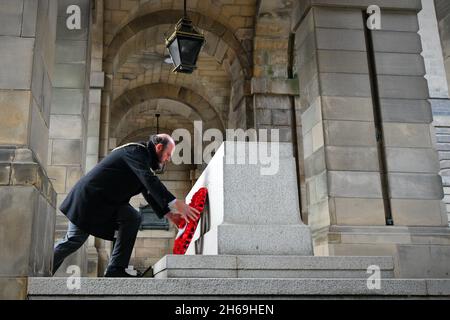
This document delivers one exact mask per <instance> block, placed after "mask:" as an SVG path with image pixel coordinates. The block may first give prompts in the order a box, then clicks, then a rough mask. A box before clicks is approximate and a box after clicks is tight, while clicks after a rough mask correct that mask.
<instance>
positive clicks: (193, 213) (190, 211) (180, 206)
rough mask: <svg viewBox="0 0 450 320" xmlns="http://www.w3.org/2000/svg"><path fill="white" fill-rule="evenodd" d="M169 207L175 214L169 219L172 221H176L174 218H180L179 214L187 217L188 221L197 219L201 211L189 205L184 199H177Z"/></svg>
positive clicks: (184, 217)
mask: <svg viewBox="0 0 450 320" xmlns="http://www.w3.org/2000/svg"><path fill="white" fill-rule="evenodd" d="M169 208H170V210H171V213H172V216H173V217H172V219H171V218H170V217H169V219H171V220H172V221H174V220H173V219H178V218H176V216H177V215H179V216H180V217H181V218H183V219H185V220H186V222H189V221H195V219H196V218H197V217H198V216H199V215H200V212H199V211H198V210H197V209H195V208H192V207H190V206H188V205H187V204H186V203H185V202H184V201H181V200H178V199H177V200H175V203H173V204H172V205H171V206H170V207H169Z"/></svg>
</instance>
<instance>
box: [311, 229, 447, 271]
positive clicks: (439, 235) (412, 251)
mask: <svg viewBox="0 0 450 320" xmlns="http://www.w3.org/2000/svg"><path fill="white" fill-rule="evenodd" d="M314 238H315V239H320V240H316V241H315V254H316V255H331V256H380V255H382V256H393V257H394V260H395V264H396V267H395V270H396V277H398V278H450V229H449V228H446V227H400V226H392V227H390V226H389V227H382V226H381V227H350V226H346V227H343V226H332V227H331V228H330V230H329V231H328V232H327V233H324V234H323V236H320V235H318V234H316V235H315V236H314Z"/></svg>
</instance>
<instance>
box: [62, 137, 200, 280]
mask: <svg viewBox="0 0 450 320" xmlns="http://www.w3.org/2000/svg"><path fill="white" fill-rule="evenodd" d="M174 149H175V142H174V141H173V139H172V138H171V137H170V136H169V135H167V134H158V135H154V136H151V137H150V140H149V141H148V142H143V143H129V144H126V145H124V146H121V147H118V148H116V149H114V150H113V151H112V152H111V153H110V154H109V155H108V156H107V157H105V158H104V159H103V160H102V161H100V162H99V163H98V164H97V165H96V166H95V167H94V168H93V169H92V170H91V171H89V172H88V173H87V174H86V175H85V176H84V177H82V178H81V179H80V180H79V181H78V182H77V183H76V184H75V186H74V187H73V188H72V190H71V191H70V193H69V194H68V195H67V197H66V199H65V200H64V201H63V203H62V204H61V206H60V210H61V211H62V212H63V213H64V214H65V215H66V216H67V218H68V219H69V227H68V230H67V234H66V235H65V237H64V238H63V239H62V240H61V241H60V242H59V243H58V244H56V245H55V248H54V259H53V273H55V272H56V270H57V269H58V268H59V266H60V265H61V264H62V262H63V261H64V259H65V258H66V257H67V256H68V255H70V254H71V253H73V252H75V251H76V250H78V249H79V248H80V247H81V246H82V245H83V243H84V242H85V241H86V240H87V238H88V236H89V235H93V236H95V237H99V238H102V239H105V240H114V238H115V239H116V242H115V245H114V248H113V252H112V254H111V258H110V261H109V265H108V268H107V269H106V272H105V277H129V276H130V275H129V274H128V273H127V272H126V271H125V269H126V268H127V267H128V263H129V261H130V257H131V253H132V250H133V247H134V242H135V240H136V235H137V232H138V229H139V226H140V223H141V217H140V214H139V213H138V212H137V211H136V210H135V209H134V208H133V207H132V206H131V205H130V204H129V201H130V198H131V197H132V196H134V195H137V194H139V193H142V194H143V196H144V198H145V199H146V200H147V202H148V203H149V204H150V205H151V206H152V208H153V209H154V210H155V212H156V214H157V215H158V216H159V217H160V218H162V217H164V216H166V217H167V218H168V219H170V220H171V221H172V222H174V223H177V222H178V221H179V220H180V219H186V220H187V221H189V220H194V219H195V217H196V216H197V215H198V214H199V212H198V211H197V210H196V209H194V208H191V207H189V206H188V205H187V204H186V203H184V201H181V200H178V199H176V198H175V197H174V196H173V195H172V194H171V193H170V192H169V191H168V190H167V189H166V187H165V186H164V185H163V184H162V183H161V181H160V180H159V178H158V177H157V176H156V175H155V171H157V170H161V169H163V168H164V166H165V164H166V163H167V162H168V161H170V159H171V157H172V154H173V151H174Z"/></svg>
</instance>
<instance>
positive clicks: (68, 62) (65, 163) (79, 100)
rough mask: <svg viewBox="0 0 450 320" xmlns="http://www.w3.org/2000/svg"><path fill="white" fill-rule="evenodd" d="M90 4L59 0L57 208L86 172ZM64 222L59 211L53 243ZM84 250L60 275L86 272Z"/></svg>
mask: <svg viewBox="0 0 450 320" xmlns="http://www.w3.org/2000/svg"><path fill="white" fill-rule="evenodd" d="M69 5H78V6H79V7H80V10H81V29H80V30H76V29H75V30H70V29H69V28H68V27H67V26H66V21H67V19H68V17H69V14H67V12H66V10H67V7H68V6H69ZM90 12H91V8H90V1H89V0H78V1H58V20H57V33H56V53H55V81H54V83H53V91H54V95H53V99H52V104H51V115H50V134H49V152H48V163H49V166H48V173H49V177H50V178H51V179H52V181H53V184H54V186H55V190H56V192H57V193H58V201H57V204H58V207H59V205H60V204H61V202H62V201H63V200H64V198H65V197H66V195H67V193H68V192H69V191H70V190H71V188H72V187H73V186H74V185H75V183H76V182H77V181H78V180H79V179H80V178H81V176H82V175H83V174H84V172H85V158H86V151H87V150H86V149H87V148H89V149H88V150H89V151H91V150H90V148H91V145H88V144H87V130H88V128H87V126H88V118H89V91H88V88H89V75H90V73H89V65H90V60H89V58H90V55H89V52H90V48H89V23H90ZM67 223H68V222H67V219H66V217H65V216H64V215H63V214H62V213H61V212H59V211H58V214H57V223H56V236H55V240H56V241H59V240H60V239H61V238H62V237H63V236H64V235H65V232H66V230H67ZM85 250H86V248H85V247H83V248H82V249H81V251H80V252H77V253H75V254H74V255H73V257H69V258H68V259H67V260H66V261H65V262H64V264H63V265H62V267H61V268H60V273H59V275H63V274H64V271H65V269H66V267H67V265H70V264H76V265H79V266H80V267H81V270H82V273H83V274H86V272H87V259H85V255H86V254H85V253H84V251H85ZM75 257H76V258H75Z"/></svg>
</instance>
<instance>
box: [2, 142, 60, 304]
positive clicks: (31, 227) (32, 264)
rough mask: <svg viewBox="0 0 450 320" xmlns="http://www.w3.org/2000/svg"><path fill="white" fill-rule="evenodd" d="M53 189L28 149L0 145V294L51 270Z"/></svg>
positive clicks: (11, 293) (15, 294)
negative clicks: (0, 146)
mask: <svg viewBox="0 0 450 320" xmlns="http://www.w3.org/2000/svg"><path fill="white" fill-rule="evenodd" d="M55 204H56V193H55V191H54V190H53V187H52V184H51V182H50V181H49V180H48V177H47V175H46V174H45V171H44V170H43V169H42V167H41V166H40V164H39V163H38V162H37V160H36V159H35V158H34V156H33V153H32V151H31V150H30V149H25V148H16V147H10V148H7V147H2V148H0V213H1V214H0V257H1V261H2V263H1V264H0V288H1V290H0V299H7V298H8V299H22V298H24V297H25V296H26V286H27V278H28V277H30V276H38V277H46V276H50V275H51V269H52V263H53V238H54V230H55Z"/></svg>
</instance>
